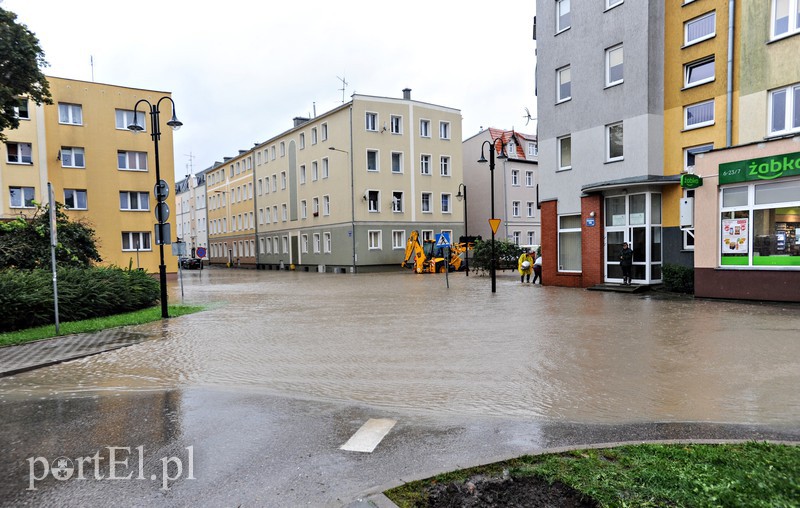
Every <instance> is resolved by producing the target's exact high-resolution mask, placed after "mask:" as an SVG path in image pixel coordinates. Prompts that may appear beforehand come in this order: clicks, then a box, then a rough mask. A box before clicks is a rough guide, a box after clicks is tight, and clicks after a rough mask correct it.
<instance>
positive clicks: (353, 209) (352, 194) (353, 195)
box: [348, 101, 357, 273]
mask: <svg viewBox="0 0 800 508" xmlns="http://www.w3.org/2000/svg"><path fill="white" fill-rule="evenodd" d="M348 155H349V156H350V210H351V214H352V215H351V222H350V229H351V230H352V232H353V234H352V236H353V271H352V273H356V272H357V269H356V266H357V262H356V260H357V258H356V189H355V185H356V181H355V172H354V168H353V158H354V154H353V101H351V103H350V153H349V154H348Z"/></svg>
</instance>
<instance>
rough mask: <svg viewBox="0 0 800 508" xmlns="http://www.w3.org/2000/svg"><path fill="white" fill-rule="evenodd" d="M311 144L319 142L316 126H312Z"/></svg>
mask: <svg viewBox="0 0 800 508" xmlns="http://www.w3.org/2000/svg"><path fill="white" fill-rule="evenodd" d="M311 144H312V145H316V144H317V128H316V127H312V128H311ZM273 148H274V147H273ZM272 158H273V159H274V158H275V157H272Z"/></svg>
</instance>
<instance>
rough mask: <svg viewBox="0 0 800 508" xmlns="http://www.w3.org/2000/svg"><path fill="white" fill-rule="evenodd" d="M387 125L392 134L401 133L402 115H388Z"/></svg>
mask: <svg viewBox="0 0 800 508" xmlns="http://www.w3.org/2000/svg"><path fill="white" fill-rule="evenodd" d="M389 126H390V130H391V132H392V134H403V117H402V116H400V115H391V116H390V117H389Z"/></svg>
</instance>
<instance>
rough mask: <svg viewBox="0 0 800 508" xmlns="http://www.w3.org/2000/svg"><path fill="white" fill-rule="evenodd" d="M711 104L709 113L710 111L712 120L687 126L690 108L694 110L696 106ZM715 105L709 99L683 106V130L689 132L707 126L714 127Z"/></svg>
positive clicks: (712, 100)
mask: <svg viewBox="0 0 800 508" xmlns="http://www.w3.org/2000/svg"><path fill="white" fill-rule="evenodd" d="M708 104H711V111H712V118H711V120H706V121H704V122H699V123H696V124H692V125H689V110H690V109H691V108H695V107H698V106H705V105H708ZM715 108H716V104H715V103H714V99H710V100H707V101H702V102H697V103H695V104H689V105H688V106H684V108H683V129H684V130H690V129H700V128H702V127H708V126H709V125H714V122H715V120H716V118H715V117H716V110H715Z"/></svg>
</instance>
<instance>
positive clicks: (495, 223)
mask: <svg viewBox="0 0 800 508" xmlns="http://www.w3.org/2000/svg"><path fill="white" fill-rule="evenodd" d="M489 225H490V226H492V233H494V234H497V228H499V227H500V219H489Z"/></svg>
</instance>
